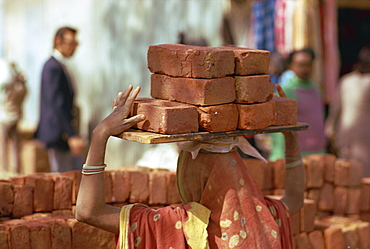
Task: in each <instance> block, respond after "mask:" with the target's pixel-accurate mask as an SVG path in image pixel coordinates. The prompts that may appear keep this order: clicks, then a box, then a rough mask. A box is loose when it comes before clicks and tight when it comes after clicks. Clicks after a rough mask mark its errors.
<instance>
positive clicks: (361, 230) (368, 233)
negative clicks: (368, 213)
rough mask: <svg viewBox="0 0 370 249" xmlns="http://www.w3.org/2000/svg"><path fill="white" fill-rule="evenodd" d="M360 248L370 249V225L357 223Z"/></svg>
mask: <svg viewBox="0 0 370 249" xmlns="http://www.w3.org/2000/svg"><path fill="white" fill-rule="evenodd" d="M356 225H357V236H358V239H359V240H358V246H359V248H360V249H365V248H370V223H369V222H357V224H356Z"/></svg>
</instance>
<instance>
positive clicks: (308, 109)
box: [270, 48, 327, 161]
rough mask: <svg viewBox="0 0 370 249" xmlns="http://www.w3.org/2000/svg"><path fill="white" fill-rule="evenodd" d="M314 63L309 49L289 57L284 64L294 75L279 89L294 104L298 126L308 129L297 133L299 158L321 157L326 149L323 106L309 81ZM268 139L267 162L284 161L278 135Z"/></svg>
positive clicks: (282, 143)
mask: <svg viewBox="0 0 370 249" xmlns="http://www.w3.org/2000/svg"><path fill="white" fill-rule="evenodd" d="M314 59H315V53H314V52H313V51H312V50H311V49H309V48H305V49H301V50H298V51H293V52H292V53H290V55H289V57H288V63H289V68H290V70H292V71H293V72H294V75H293V77H291V78H290V79H289V80H288V81H287V82H286V83H284V85H282V88H283V90H284V92H285V94H286V97H288V98H291V99H295V100H296V101H297V106H298V113H297V120H298V122H302V123H308V124H309V125H310V129H308V130H306V131H301V132H299V133H298V142H299V146H300V148H301V154H302V156H305V155H309V154H317V153H325V152H326V146H327V139H326V136H325V114H324V102H323V99H322V97H321V93H320V90H319V89H318V88H317V87H316V86H315V84H314V83H313V82H312V81H311V74H312V66H313V62H314ZM271 137H272V148H271V153H270V160H271V161H275V160H277V159H280V158H284V151H285V145H284V144H285V143H284V136H283V135H282V134H281V133H274V134H272V136H271Z"/></svg>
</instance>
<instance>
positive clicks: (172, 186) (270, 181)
mask: <svg viewBox="0 0 370 249" xmlns="http://www.w3.org/2000/svg"><path fill="white" fill-rule="evenodd" d="M244 161H245V164H246V166H247V168H248V169H249V171H250V172H251V174H252V175H253V177H254V179H255V180H256V181H257V184H258V185H259V186H260V188H261V189H262V191H263V192H264V194H266V195H271V196H276V197H277V198H281V195H283V194H284V188H285V170H284V160H278V161H276V162H269V163H268V164H265V163H263V162H262V161H260V160H256V159H244ZM304 166H305V169H306V199H305V203H304V207H303V208H302V210H301V211H300V212H299V213H297V214H295V215H294V216H292V229H293V233H294V239H295V244H296V247H295V248H296V249H306V248H309V249H311V248H312V249H316V248H323V249H340V248H347V246H351V248H370V223H369V222H368V221H369V219H368V217H370V191H369V190H370V179H369V178H361V174H362V173H361V172H362V168H361V165H360V164H358V163H355V162H350V161H347V160H343V159H338V158H336V157H335V156H333V155H330V154H322V155H311V156H306V157H304ZM80 179H81V172H80V171H70V172H66V173H59V174H53V173H37V174H32V175H27V176H21V177H13V178H10V179H8V180H6V181H3V182H0V200H1V201H0V217H1V218H0V245H2V247H1V248H59V247H60V248H62V247H63V249H66V248H108V247H110V246H112V247H113V246H114V236H113V235H112V234H111V233H108V232H104V231H102V230H100V229H97V228H93V227H91V226H89V225H86V224H83V223H80V222H77V221H76V220H75V219H74V217H73V214H74V210H75V203H76V198H77V193H78V188H79V183H80ZM105 189H106V192H105V200H106V203H109V204H111V205H114V206H122V205H125V204H127V203H137V202H139V203H145V204H147V205H149V206H152V207H159V206H164V205H176V204H178V203H180V198H179V196H178V193H177V187H176V173H175V172H169V171H166V170H152V169H145V168H135V167H129V168H123V169H120V170H111V171H107V172H105ZM3 245H4V246H3ZM5 245H8V247H6V246H5ZM355 246H356V247H355Z"/></svg>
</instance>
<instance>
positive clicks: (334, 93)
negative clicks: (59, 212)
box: [0, 0, 370, 177]
mask: <svg viewBox="0 0 370 249" xmlns="http://www.w3.org/2000/svg"><path fill="white" fill-rule="evenodd" d="M63 26H70V27H73V28H74V29H76V30H77V33H76V37H75V40H74V42H75V45H76V51H75V53H74V54H73V56H71V57H70V58H69V59H68V60H67V61H66V62H65V65H66V67H67V68H68V72H69V76H70V77H71V79H73V82H75V84H74V97H73V98H74V102H75V105H76V106H77V107H78V110H79V111H78V122H77V124H76V126H77V127H75V128H76V130H78V136H79V137H80V138H81V140H82V141H84V143H85V144H86V145H87V144H88V141H89V136H90V134H91V132H92V128H93V127H95V125H96V124H97V123H98V122H99V121H100V120H101V119H103V118H104V117H105V116H106V115H107V114H108V113H109V112H110V111H111V103H112V100H113V99H114V98H115V97H116V95H117V93H118V92H119V91H123V90H124V89H126V88H127V86H128V85H130V84H132V85H134V86H140V87H141V88H142V91H141V93H140V96H139V97H150V81H149V79H150V72H149V70H148V69H147V49H148V47H149V46H150V45H156V44H164V43H184V44H195V45H208V46H222V45H234V46H242V47H248V48H255V49H264V50H269V51H270V52H271V71H270V74H271V81H272V82H273V83H276V84H284V81H285V78H284V77H285V76H287V74H286V73H287V72H288V74H289V71H291V70H290V69H291V68H290V66H291V63H289V62H292V61H289V54H290V53H291V52H292V51H296V50H301V49H304V48H309V49H310V50H311V51H312V52H313V53H314V60H312V72H311V73H310V79H311V80H312V83H313V85H314V86H315V88H316V89H318V92H319V95H320V97H321V100H322V106H323V110H322V112H323V115H324V119H325V120H324V121H325V125H326V126H327V127H326V133H325V136H326V139H327V140H328V143H327V144H326V145H325V146H326V147H325V151H327V152H330V153H337V154H338V155H343V156H350V155H349V152H348V148H347V150H346V151H344V152H343V151H342V152H341V151H340V150H341V148H338V143H336V142H334V139H335V138H336V136H337V130H336V129H337V128H335V126H336V124H338V122H339V121H338V120H340V118H339V117H340V113H341V106H340V105H339V104H336V107H335V108H334V107H332V106H333V105H334V104H333V103H335V102H338V101H339V102H338V103H340V101H341V100H343V99H344V97H341V98H339V100H336V99H337V98H338V96H341V93H340V91H341V90H340V88H341V87H340V85H341V83H340V82H341V79H342V78H343V76H344V75H346V74H348V73H352V72H353V71H354V70H355V71H356V72H357V73H359V75H357V76H356V77H357V78H356V77H354V78H352V79H351V80H350V83H346V85H348V84H349V85H348V86H346V87H347V88H346V89H344V90H342V91H344V92H343V93H342V94H343V95H346V96H348V95H347V93H348V91H356V89H357V90H359V92H360V93H362V95H355V94H354V95H351V96H350V97H348V98H347V99H348V100H349V101H351V100H353V99H357V100H358V99H360V100H361V101H360V103H363V104H364V106H361V107H359V106H356V105H353V106H352V107H349V112H351V111H353V112H354V111H358V112H359V114H358V115H357V116H356V115H352V116H351V115H347V116H346V117H345V119H346V120H345V123H346V125H347V126H346V129H347V130H348V131H346V132H347V133H345V134H346V136H354V137H355V135H353V134H354V133H356V131H357V133H358V135H356V136H358V137H362V135H363V134H364V133H363V132H364V127H365V128H366V124H367V120H368V119H369V118H367V119H366V118H364V119H362V120H357V119H358V118H359V117H365V116H366V115H367V116H370V109H369V108H368V107H369V105H370V81H369V71H367V70H368V69H369V63H370V59H369V50H366V49H365V52H362V54H361V53H360V50H361V48H364V47H365V48H366V45H368V43H369V42H370V40H369V37H370V1H365V0H187V1H183V0H105V1H101V0H80V1H73V0H53V1H51V0H26V1H25V0H12V1H8V0H0V34H1V35H0V58H1V59H2V60H4V63H10V64H12V65H13V71H14V75H16V77H15V78H14V77H13V76H11V78H12V79H17V80H16V81H17V82H22V84H23V85H24V86H25V88H26V89H24V90H23V92H22V94H23V97H22V98H20V99H19V100H18V102H17V103H19V105H20V106H21V109H22V111H21V112H20V115H19V117H18V118H17V119H16V120H17V122H16V126H17V129H18V137H19V139H20V143H19V145H18V146H15V147H14V148H18V149H19V150H21V149H22V140H33V139H34V133H35V131H36V129H37V127H38V123H39V120H40V103H41V101H40V99H41V96H40V95H41V77H42V70H43V67H44V64H45V62H46V61H47V60H48V58H50V56H51V55H52V53H53V48H55V32H56V31H57V30H58V28H60V27H63ZM77 45H78V46H77ZM362 51H363V50H362ZM10 64H9V65H10ZM3 68H6V66H4V67H3ZM1 70H2V69H1ZM4 70H5V69H4ZM359 70H360V72H359ZM1 74H2V75H0V76H1V77H0V78H1V79H2V80H3V79H4V77H3V75H5V74H3V70H2V71H1ZM6 81H7V80H3V82H6ZM8 81H9V80H8ZM357 82H360V83H361V84H362V86H361V87H357V86H356V84H357ZM3 85H5V84H3ZM348 89H349V90H348ZM1 91H2V92H1V98H2V99H5V98H6V91H5V87H3V86H2V85H1ZM351 108H353V109H351ZM361 108H362V109H361ZM331 109H333V111H330V110H331ZM359 110H361V112H360V111H359ZM362 110H363V111H362ZM345 111H347V110H345ZM3 113H5V112H3ZM3 113H2V112H1V109H0V114H1V115H2V116H1V118H3V117H4V116H5V114H3ZM331 113H333V114H331ZM334 114H336V115H334ZM329 117H330V118H329ZM348 119H352V120H348ZM327 120H329V121H328V122H327ZM1 122H3V124H5V121H1ZM360 122H362V123H361V124H360ZM339 123H340V122H339ZM352 124H357V125H358V124H360V126H356V125H353V126H351V125H352ZM2 127H5V125H2ZM359 127H362V128H359ZM2 130H3V131H4V130H5V128H4V129H3V128H2ZM76 132H77V131H76ZM2 133H3V134H2V135H1V136H2V137H3V138H4V137H6V136H7V134H8V133H4V132H2ZM265 139H266V138H262V139H261V140H265ZM270 139H271V138H270ZM364 140H365V139H364ZM369 140H370V139H369ZM4 141H5V140H4ZM10 141H11V140H10ZM269 141H270V140H269ZM342 142H343V141H342ZM345 142H346V141H345ZM345 142H343V143H345ZM4 143H5V142H3V147H4ZM270 143H271V142H266V141H262V144H260V147H261V148H260V149H261V150H262V151H264V152H265V153H270V152H271V148H269V145H267V148H265V147H266V144H270ZM343 143H341V144H343ZM361 143H362V142H361ZM264 146H265V147H264ZM270 146H271V145H270ZM343 146H344V145H343ZM366 146H368V147H366ZM153 147H155V146H151V145H144V144H139V143H132V142H127V141H124V140H121V139H115V138H112V139H110V140H109V143H108V147H107V162H106V163H107V164H108V165H109V167H112V168H115V167H122V166H129V165H134V164H137V162H138V160H140V159H142V155H143V152H145V151H150V150H151V149H152V148H153ZM364 148H365V149H364ZM366 148H367V149H366ZM369 149H370V142H369V141H367V143H366V141H365V142H364V144H362V145H360V147H359V148H358V149H356V151H359V152H360V153H361V154H367V153H368V151H369ZM122 150H125V151H130V153H126V154H125V155H128V156H126V157H125V158H122V157H121V156H120V155H121V151H122ZM165 151H168V150H165ZM2 153H3V155H4V153H7V152H2ZM174 153H176V152H174ZM340 153H342V154H340ZM82 156H83V153H82ZM2 158H4V156H2ZM149 158H152V156H150V154H149ZM166 160H167V161H174V160H173V158H172V159H171V156H169V155H167V159H166ZM361 160H368V159H367V158H365V159H362V158H361ZM369 160H370V159H369ZM144 161H145V160H144ZM364 163H367V167H369V168H370V161H366V162H364ZM4 164H9V165H4ZM11 164H13V166H10V165H11ZM17 164H18V163H16V159H10V162H2V167H0V171H1V173H0V177H3V176H4V177H6V176H8V175H7V174H5V172H10V174H17V173H24V170H23V169H22V167H23V166H22V165H17ZM143 166H146V165H143ZM166 167H167V168H171V167H173V165H170V166H166ZM369 174H370V170H369Z"/></svg>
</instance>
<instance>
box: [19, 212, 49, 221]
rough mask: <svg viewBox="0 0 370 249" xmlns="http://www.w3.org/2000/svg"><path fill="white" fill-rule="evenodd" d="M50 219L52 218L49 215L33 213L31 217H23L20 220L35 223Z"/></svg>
mask: <svg viewBox="0 0 370 249" xmlns="http://www.w3.org/2000/svg"><path fill="white" fill-rule="evenodd" d="M51 217H52V214H51V213H33V214H31V215H26V216H23V217H22V218H21V219H22V220H27V221H37V220H39V219H43V218H51Z"/></svg>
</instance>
